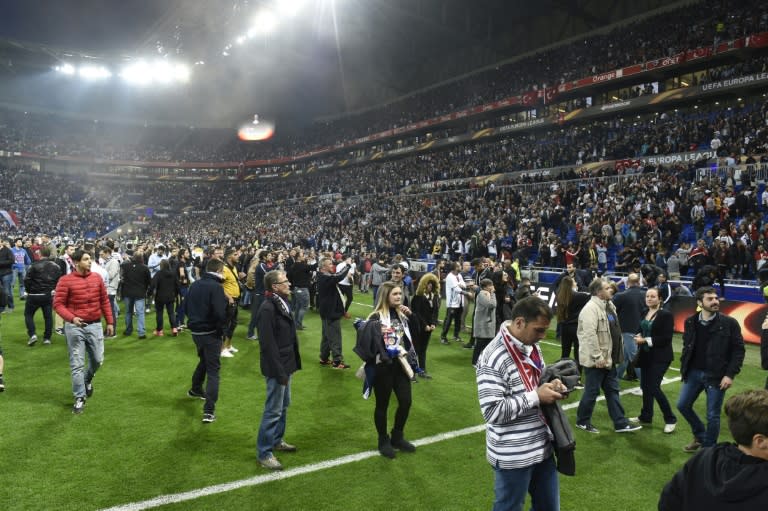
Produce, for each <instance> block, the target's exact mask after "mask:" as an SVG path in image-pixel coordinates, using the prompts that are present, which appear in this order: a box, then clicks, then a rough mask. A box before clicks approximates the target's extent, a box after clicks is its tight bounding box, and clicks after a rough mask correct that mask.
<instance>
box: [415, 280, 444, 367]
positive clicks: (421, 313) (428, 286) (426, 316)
mask: <svg viewBox="0 0 768 511" xmlns="http://www.w3.org/2000/svg"><path fill="white" fill-rule="evenodd" d="M439 308H440V281H439V280H438V279H437V276H436V275H435V274H433V273H425V274H424V275H423V276H422V277H421V279H419V285H418V287H417V288H416V296H414V297H413V300H411V309H412V310H413V315H414V316H415V319H417V320H418V322H417V325H418V328H414V331H413V347H414V350H415V351H416V356H417V358H418V361H419V367H418V368H417V369H416V375H417V376H419V377H421V378H425V379H428V380H429V379H432V376H430V375H429V373H428V372H427V346H428V345H429V338H430V337H431V336H432V331H433V330H434V329H435V326H436V323H435V320H434V318H435V312H436V310H437V309H439Z"/></svg>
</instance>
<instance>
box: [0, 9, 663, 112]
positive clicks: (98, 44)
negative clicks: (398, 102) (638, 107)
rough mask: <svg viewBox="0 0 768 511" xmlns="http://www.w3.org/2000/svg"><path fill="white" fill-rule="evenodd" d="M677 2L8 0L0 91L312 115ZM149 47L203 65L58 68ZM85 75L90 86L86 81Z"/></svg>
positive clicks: (133, 105)
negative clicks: (268, 18)
mask: <svg viewBox="0 0 768 511" xmlns="http://www.w3.org/2000/svg"><path fill="white" fill-rule="evenodd" d="M297 2H298V3H297ZM276 3H277V4H281V5H293V4H296V5H297V6H300V9H299V10H298V14H297V15H296V16H295V17H286V18H285V19H282V20H281V22H280V23H278V24H277V25H276V29H275V31H274V32H272V33H270V34H269V35H264V36H259V37H255V38H254V39H253V40H247V41H245V42H244V43H243V44H238V38H243V39H245V37H244V34H246V33H247V32H248V29H249V26H250V24H251V23H253V20H254V17H255V16H257V15H258V13H259V12H261V10H263V9H267V8H272V7H274V6H275V5H276ZM668 3H669V2H665V1H663V0H644V1H639V2H632V3H630V2H613V1H611V0H539V1H537V2H531V1H529V0H474V1H472V2H467V1H465V0H162V1H158V0H56V1H55V2H50V1H46V0H24V1H23V2H6V3H5V5H4V7H3V16H2V17H0V82H6V84H5V85H3V86H0V101H11V102H14V101H15V102H18V103H22V104H25V105H26V104H40V105H41V106H43V107H45V108H51V109H61V108H73V109H75V110H77V111H80V112H88V113H93V115H105V116H109V115H110V114H112V115H115V116H121V117H130V118H135V119H137V120H138V119H145V120H146V119H150V120H151V119H156V118H163V119H166V120H168V119H174V120H178V121H179V122H183V123H198V124H206V123H208V124H217V123H218V124H222V123H224V124H226V123H227V122H230V121H231V120H233V119H235V118H238V117H239V118H243V117H247V116H250V115H252V114H253V113H260V114H265V115H272V116H277V117H285V118H289V119H294V120H296V119H311V118H314V117H316V116H319V115H328V114H335V113H339V112H344V111H351V110H356V109H359V108H364V107H367V106H371V105H372V104H378V103H381V102H384V101H386V100H389V99H392V98H395V97H398V96H402V95H404V94H407V93H409V92H411V91H413V90H417V89H420V88H423V87H427V86H429V85H431V84H433V83H437V82H440V81H443V80H446V79H449V78H450V77H452V76H457V75H460V74H463V73H466V72H468V71H470V70H472V69H476V68H479V67H483V66H486V65H490V64H493V63H494V62H498V61H500V60H503V59H505V58H510V57H512V56H514V55H517V54H520V53H523V52H526V51H529V50H531V49H534V48H537V47H541V46H543V45H546V44H550V43H552V42H556V41H558V40H562V39H565V38H567V37H570V36H573V35H577V34H580V33H586V32H589V31H592V30H595V29H599V28H601V27H604V26H606V25H608V24H610V23H612V22H614V21H616V20H622V19H628V18H629V17H631V16H633V15H636V14H638V13H642V12H644V11H648V10H651V9H654V8H657V7H659V6H663V5H666V4H668ZM241 42H242V41H241ZM224 53H226V54H227V55H224ZM139 57H147V58H159V57H163V58H168V59H178V60H181V61H185V62H187V63H188V64H189V65H192V64H193V63H195V62H204V64H202V65H199V66H196V67H195V68H194V72H193V75H192V78H191V80H190V83H189V84H187V85H185V86H182V87H178V88H169V89H167V90H163V91H155V90H142V91H133V90H127V89H126V88H124V87H120V86H110V87H106V86H104V85H99V86H96V85H93V84H89V85H87V86H85V85H82V84H73V83H68V82H66V81H63V80H62V77H57V78H52V77H51V76H50V74H51V73H50V69H51V68H52V67H53V66H55V65H58V64H61V63H64V62H70V61H76V62H96V63H101V62H103V63H107V64H112V65H119V64H121V63H124V62H125V61H127V60H128V59H136V58H139ZM6 78H10V79H6ZM52 80H53V81H52ZM76 87H81V88H82V87H87V90H86V91H85V92H87V93H84V91H83V90H75V89H76ZM107 89H108V90H107ZM73 96H74V97H75V98H76V101H73Z"/></svg>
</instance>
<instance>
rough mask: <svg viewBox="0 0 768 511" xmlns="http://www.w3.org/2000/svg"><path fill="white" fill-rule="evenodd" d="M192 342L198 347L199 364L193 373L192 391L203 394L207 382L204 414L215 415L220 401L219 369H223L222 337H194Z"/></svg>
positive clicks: (211, 335)
mask: <svg viewBox="0 0 768 511" xmlns="http://www.w3.org/2000/svg"><path fill="white" fill-rule="evenodd" d="M192 340H193V341H195V346H197V356H198V358H199V359H200V361H199V362H198V363H197V367H196V368H195V372H194V373H192V390H194V391H195V392H198V393H201V391H202V390H203V382H205V405H203V412H204V413H213V412H214V410H215V409H216V401H218V399H219V369H221V344H222V340H221V336H218V335H216V334H210V335H192Z"/></svg>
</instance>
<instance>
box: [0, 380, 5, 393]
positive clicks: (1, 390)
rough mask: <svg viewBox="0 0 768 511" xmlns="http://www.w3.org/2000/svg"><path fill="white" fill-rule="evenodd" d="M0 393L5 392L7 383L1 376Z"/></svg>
mask: <svg viewBox="0 0 768 511" xmlns="http://www.w3.org/2000/svg"><path fill="white" fill-rule="evenodd" d="M0 392H5V382H4V381H3V377H2V376H0Z"/></svg>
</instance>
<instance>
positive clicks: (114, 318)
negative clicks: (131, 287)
mask: <svg viewBox="0 0 768 511" xmlns="http://www.w3.org/2000/svg"><path fill="white" fill-rule="evenodd" d="M107 298H109V307H110V308H111V309H112V321H114V322H115V323H114V324H115V329H117V315H118V314H119V313H120V308H119V307H118V306H117V296H115V295H110V294H108V295H107Z"/></svg>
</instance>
